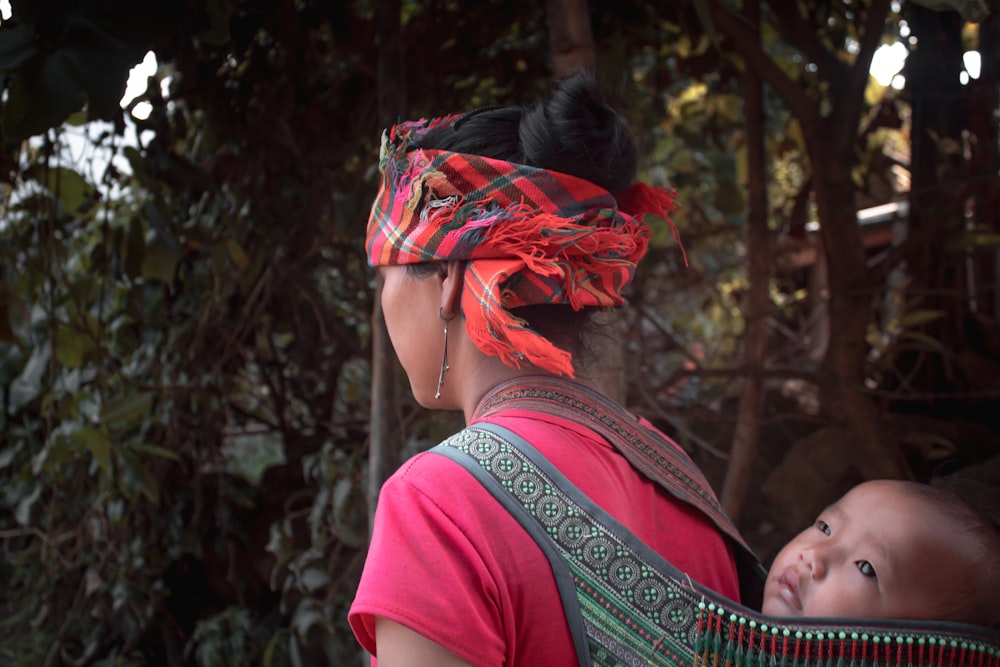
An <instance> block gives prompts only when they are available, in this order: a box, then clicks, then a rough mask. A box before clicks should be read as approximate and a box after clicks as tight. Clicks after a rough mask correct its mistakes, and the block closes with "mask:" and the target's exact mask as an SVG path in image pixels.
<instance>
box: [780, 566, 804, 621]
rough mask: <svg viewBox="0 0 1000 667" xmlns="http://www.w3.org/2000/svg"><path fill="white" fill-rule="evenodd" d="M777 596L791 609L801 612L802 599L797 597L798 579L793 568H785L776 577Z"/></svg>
mask: <svg viewBox="0 0 1000 667" xmlns="http://www.w3.org/2000/svg"><path fill="white" fill-rule="evenodd" d="M778 595H779V596H781V599H782V600H784V601H785V603H786V604H787V605H788V606H789V607H791V608H792V609H794V610H796V611H798V612H801V611H802V599H801V598H800V597H799V577H798V575H797V574H796V573H795V568H791V567H789V568H785V571H784V572H782V573H781V576H779V577H778Z"/></svg>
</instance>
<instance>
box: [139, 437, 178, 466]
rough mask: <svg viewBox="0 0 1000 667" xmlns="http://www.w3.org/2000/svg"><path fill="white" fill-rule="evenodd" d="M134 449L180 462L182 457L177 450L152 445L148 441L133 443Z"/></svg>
mask: <svg viewBox="0 0 1000 667" xmlns="http://www.w3.org/2000/svg"><path fill="white" fill-rule="evenodd" d="M132 449H134V450H136V451H138V452H145V453H146V454H152V455H153V456H159V457H161V458H164V459H170V460H171V461H177V462H178V463H180V461H181V457H179V456H178V455H177V454H176V453H175V452H173V451H171V450H169V449H167V448H166V447H160V446H159V445H151V444H149V443H148V442H140V443H138V444H134V445H132Z"/></svg>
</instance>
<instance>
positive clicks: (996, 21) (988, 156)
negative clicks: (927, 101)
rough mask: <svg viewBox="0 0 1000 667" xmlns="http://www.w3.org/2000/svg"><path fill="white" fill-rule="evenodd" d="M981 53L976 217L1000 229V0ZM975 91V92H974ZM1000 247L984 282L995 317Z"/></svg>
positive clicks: (976, 87) (975, 107)
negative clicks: (999, 110)
mask: <svg viewBox="0 0 1000 667" xmlns="http://www.w3.org/2000/svg"><path fill="white" fill-rule="evenodd" d="M979 54H980V56H981V57H982V71H981V72H980V74H979V80H978V81H977V82H975V83H974V84H973V90H972V91H970V93H971V94H972V98H973V101H972V103H971V104H972V108H971V109H970V110H969V112H970V116H971V118H972V122H973V123H975V125H974V126H973V128H972V130H973V134H975V135H976V142H975V146H974V147H973V155H972V159H973V164H972V169H971V172H972V173H971V177H972V178H973V179H974V180H979V179H981V182H982V185H981V186H980V190H979V192H978V193H977V197H976V218H977V219H978V220H979V223H980V224H981V225H982V226H983V227H984V228H985V229H989V230H991V231H993V232H994V233H997V232H1000V176H998V174H1000V138H998V135H1000V127H998V126H1000V119H998V117H997V114H996V109H998V108H1000V0H993V2H992V4H991V7H990V15H989V16H987V17H986V18H985V19H983V21H982V22H981V23H980V24H979ZM973 91H974V92H973ZM998 265H1000V250H996V251H994V253H993V256H992V258H991V261H986V262H983V263H982V267H983V273H984V277H988V278H989V280H983V281H981V283H980V284H982V285H983V286H984V287H986V288H988V287H989V285H990V284H992V285H993V289H992V293H993V294H992V299H991V300H989V301H987V302H986V303H985V304H984V305H985V306H986V307H987V308H986V315H987V316H988V317H992V318H993V319H994V320H995V319H997V317H998V316H1000V271H998V270H997V267H998Z"/></svg>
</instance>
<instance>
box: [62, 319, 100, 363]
mask: <svg viewBox="0 0 1000 667" xmlns="http://www.w3.org/2000/svg"><path fill="white" fill-rule="evenodd" d="M93 348H94V343H93V341H91V340H90V338H88V337H87V336H86V335H84V334H82V333H80V332H79V331H76V330H74V329H70V328H69V327H59V329H57V330H56V359H57V360H58V361H59V363H60V364H62V365H63V366H67V367H69V368H79V367H80V366H82V365H83V361H84V358H85V357H86V355H87V353H88V352H90V351H91V350H92V349H93Z"/></svg>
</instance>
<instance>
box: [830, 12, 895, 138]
mask: <svg viewBox="0 0 1000 667" xmlns="http://www.w3.org/2000/svg"><path fill="white" fill-rule="evenodd" d="M887 16H889V0H873V1H872V4H871V7H870V8H869V10H868V19H867V20H866V21H865V27H864V34H863V35H862V37H861V43H860V44H859V45H858V46H859V48H858V57H857V58H856V59H855V60H854V65H853V66H852V67H851V74H850V79H849V82H848V84H847V90H845V91H843V93H842V94H839V95H837V99H838V101H839V102H840V108H839V109H838V110H837V113H836V114H835V116H834V118H835V120H834V130H833V131H834V133H835V134H836V135H837V139H836V144H835V145H844V144H845V143H846V142H848V141H850V142H853V141H854V137H855V134H856V133H857V128H858V122H859V120H860V118H861V109H862V108H864V104H865V87H866V86H867V85H868V78H869V76H871V74H870V71H871V67H872V56H874V55H875V49H877V48H878V45H879V43H880V42H881V41H882V29H883V27H884V26H885V19H886V17H887Z"/></svg>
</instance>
